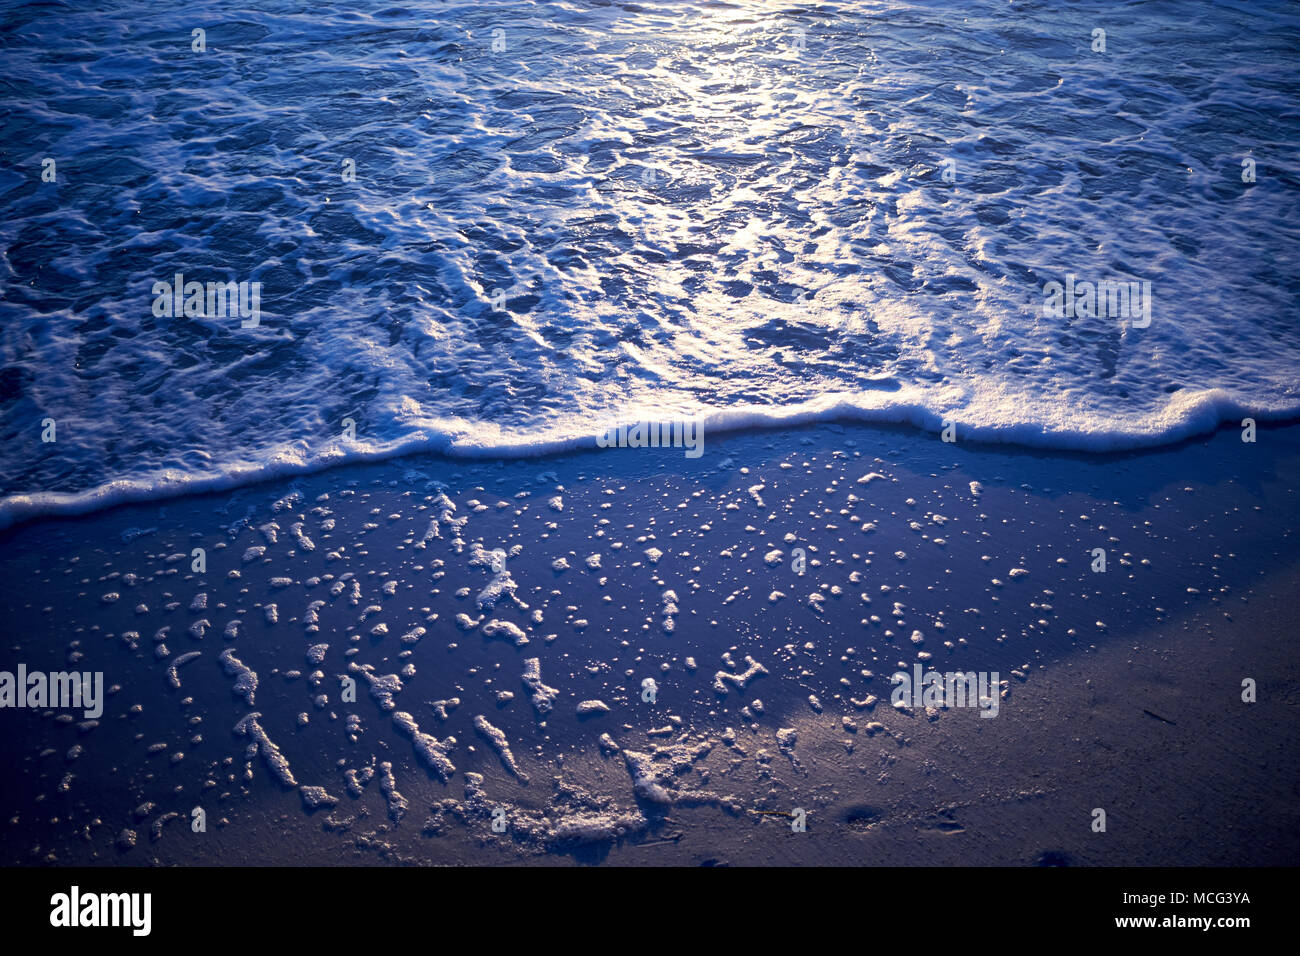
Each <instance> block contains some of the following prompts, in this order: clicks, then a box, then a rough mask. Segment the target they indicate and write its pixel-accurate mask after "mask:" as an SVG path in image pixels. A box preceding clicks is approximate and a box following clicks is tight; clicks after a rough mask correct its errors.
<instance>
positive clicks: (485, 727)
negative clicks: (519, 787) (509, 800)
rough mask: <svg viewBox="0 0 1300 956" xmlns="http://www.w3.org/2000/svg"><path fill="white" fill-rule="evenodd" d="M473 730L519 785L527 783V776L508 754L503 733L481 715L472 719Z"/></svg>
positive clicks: (510, 754)
mask: <svg viewBox="0 0 1300 956" xmlns="http://www.w3.org/2000/svg"><path fill="white" fill-rule="evenodd" d="M474 729H475V730H477V731H478V732H479V733H480V734H482V735H483V737H484V738H485V739H486V740H487V742H488V743H490V744H491V745H492V749H493V750H495V751H496V752H497V756H498V757H500V758H501V763H502V765H503V766H504V767H505V768H506V770H508V771H509V772H510V773H511V774H512V775H513V776H514V777H515V778H517V779H518V780H519V782H520V783H524V784H526V783H528V774H526V773H524V772H523V771H522V770H520V769H519V764H518V763H516V762H515V755H514V754H513V753H511V752H510V742H509V741H508V740H506V735H505V732H504V731H502V730H501V729H500V728H498V727H494V726H492V725H491V724H490V723H488V721H487V718H486V717H484V716H483V715H482V714H478V715H476V716H475V717H474Z"/></svg>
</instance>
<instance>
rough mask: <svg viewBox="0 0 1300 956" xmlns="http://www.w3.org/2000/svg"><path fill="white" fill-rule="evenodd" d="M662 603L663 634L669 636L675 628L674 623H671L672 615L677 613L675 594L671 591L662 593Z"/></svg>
mask: <svg viewBox="0 0 1300 956" xmlns="http://www.w3.org/2000/svg"><path fill="white" fill-rule="evenodd" d="M663 601H664V623H663V628H664V633H666V634H671V633H672V632H673V630H674V629H675V628H676V626H677V625H676V623H675V622H674V621H673V615H674V614H676V613H677V592H676V591H673V590H671V589H670V590H667V591H664V596H663Z"/></svg>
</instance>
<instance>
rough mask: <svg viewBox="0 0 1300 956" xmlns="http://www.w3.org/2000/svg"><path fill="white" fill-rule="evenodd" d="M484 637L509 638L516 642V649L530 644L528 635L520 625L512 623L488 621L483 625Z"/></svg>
mask: <svg viewBox="0 0 1300 956" xmlns="http://www.w3.org/2000/svg"><path fill="white" fill-rule="evenodd" d="M483 636H484V637H504V638H507V639H509V640H512V641H514V644H515V647H523V646H524V645H525V644H527V643H528V635H527V634H525V633H524V632H523V631H522V630H521V629H520V627H519V625H517V624H513V623H511V622H510V621H498V620H491V621H488V622H487V623H486V624H484V625H483Z"/></svg>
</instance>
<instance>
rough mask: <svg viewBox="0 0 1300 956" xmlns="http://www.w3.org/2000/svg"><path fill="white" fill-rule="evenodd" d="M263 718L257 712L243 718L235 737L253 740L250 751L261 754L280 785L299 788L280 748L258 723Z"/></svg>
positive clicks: (236, 726)
mask: <svg viewBox="0 0 1300 956" xmlns="http://www.w3.org/2000/svg"><path fill="white" fill-rule="evenodd" d="M261 716H262V715H261V714H259V713H258V712H257V711H253V712H252V713H251V714H248V715H247V716H245V717H244V718H242V719H241V720H240V721H239V723H237V724H235V731H234V732H235V735H236V736H239V737H251V738H252V740H253V744H252V745H251V747H250V748H249V749H250V750H252V751H260V752H261V754H262V759H263V760H264V761H265V762H266V766H267V768H268V769H269V770H270V771H271V775H272V776H274V777H275V778H276V779H277V780H279V781H280V783H282V784H284V786H286V787H296V786H298V781H297V780H295V779H293V773H292V772H291V771H290V770H289V761H288V760H286V759H285V756H284V754H283V753H281V752H280V748H279V747H277V746H276V745H275V744H274V743H272V742H271V738H270V737H268V736H267V735H266V731H265V730H263V729H262V725H261V724H260V723H258V718H259V717H261ZM250 756H251V754H250Z"/></svg>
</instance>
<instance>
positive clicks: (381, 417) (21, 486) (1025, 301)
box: [0, 0, 1300, 525]
mask: <svg viewBox="0 0 1300 956" xmlns="http://www.w3.org/2000/svg"><path fill="white" fill-rule="evenodd" d="M169 7H170V5H162V4H156V3H148V2H120V0H104V2H99V3H94V4H91V3H54V2H47V3H33V4H22V5H14V4H5V5H4V7H3V14H2V19H0V62H3V67H4V69H3V80H2V82H3V89H4V95H3V110H0V160H2V161H0V212H2V213H3V214H2V215H0V249H2V250H3V255H2V257H0V280H2V282H3V294H2V296H0V449H2V450H0V525H3V524H9V523H12V522H13V521H15V520H19V519H21V518H23V517H26V516H31V515H35V514H42V513H49V512H58V511H74V510H85V509H89V508H94V507H98V506H101V505H103V504H107V503H110V502H113V501H118V500H122V499H126V498H148V497H151V496H157V495H163V494H173V493H176V492H179V491H185V490H199V489H204V488H213V487H222V486H226V485H230V484H233V483H238V482H241V481H247V480H251V479H255V478H259V477H265V476H268V475H272V474H277V473H286V472H293V471H298V470H306V469H314V468H319V467H323V466H325V465H328V464H330V463H334V462H340V461H347V460H355V459H358V458H365V457H376V456H385V455H392V454H395V453H398V452H404V451H416V450H421V449H428V450H440V451H445V452H449V453H452V454H459V455H484V456H492V455H529V454H537V453H542V452H547V451H553V450H557V449H563V448H567V447H581V446H586V445H591V444H593V443H594V438H595V436H596V434H597V433H598V432H600V431H602V430H604V429H605V428H606V427H608V426H610V425H613V424H616V423H618V422H620V421H636V420H641V419H646V418H653V419H661V420H667V419H672V418H680V417H686V416H699V417H701V418H702V419H703V421H704V423H705V426H706V432H707V430H708V429H722V428H728V427H735V426H739V425H746V424H753V423H763V422H782V421H788V422H798V421H808V420H817V419H828V418H837V417H853V418H859V419H863V420H869V421H888V422H906V423H911V424H913V425H915V426H917V427H918V428H920V429H924V430H926V431H929V432H932V433H934V432H938V430H939V429H940V427H941V425H942V423H943V422H944V421H950V422H953V423H955V425H956V426H957V435H958V439H959V440H966V439H972V440H992V441H1007V442H1016V443H1023V444H1029V445H1037V446H1044V447H1059V448H1073V449H1085V450H1087V449H1097V450H1105V449H1115V448H1129V447H1139V446H1143V445H1152V444H1159V443H1164V442H1171V441H1176V440H1178V439H1181V438H1184V437H1187V436H1189V435H1192V434H1196V433H1200V432H1204V431H1207V430H1210V429H1212V428H1214V427H1216V426H1217V425H1218V424H1220V423H1221V422H1223V421H1228V420H1233V419H1238V418H1240V417H1244V416H1255V417H1258V418H1261V419H1267V418H1282V417H1289V416H1294V415H1296V414H1297V413H1300V377H1298V376H1297V372H1296V369H1297V360H1298V359H1300V333H1298V332H1297V328H1296V326H1297V324H1298V317H1300V310H1298V308H1297V306H1298V305H1300V269H1297V262H1296V250H1297V248H1298V245H1297V236H1298V233H1300V215H1298V213H1300V203H1298V202H1297V186H1300V169H1298V167H1297V147H1300V111H1298V110H1297V91H1300V82H1298V80H1300V70H1298V69H1297V63H1300V57H1298V56H1297V54H1300V15H1297V8H1296V6H1295V5H1293V4H1271V3H1250V4H1240V5H1236V6H1233V5H1226V4H1208V3H1206V4H1199V3H1198V4H1189V3H1165V2H1141V3H1128V4H1101V3H1091V2H1085V3H1073V4H1068V5H1062V4H1057V3H1048V2H1041V3H1036V2H1025V3H1021V2H1015V3H1008V2H1005V0H999V2H970V3H947V2H945V3H939V2H935V3H893V2H890V3H884V2H826V3H795V2H785V3H767V2H735V3H722V2H709V3H705V2H643V3H610V2H594V0H581V2H577V0H575V2H559V3H521V2H499V3H492V2H475V3H441V2H439V3H435V2H424V0H419V2H411V3H401V4H396V3H363V4H360V5H352V6H351V7H349V8H348V9H340V8H330V7H326V8H323V9H317V8H316V7H315V5H308V4H300V3H292V2H279V0H266V2H262V3H258V4H256V5H250V6H249V7H248V8H247V9H240V8H239V7H238V6H236V5H233V4H228V3H221V4H216V3H207V2H202V0H200V2H193V3H187V4H185V5H184V6H183V8H180V9H170V8H169ZM196 29H202V30H203V31H204V34H203V43H202V46H203V49H201V50H198V49H195V47H196V46H198V45H199V43H198V41H197V40H195V39H194V34H193V31H194V30H196ZM1098 30H1103V31H1104V50H1103V49H1100V48H1099V43H1100V36H1099V35H1098V34H1096V33H1095V31H1098ZM47 160H53V162H54V166H53V169H52V170H50V167H49V164H48V163H47ZM1243 163H1244V164H1243ZM47 171H49V172H52V174H53V181H45V180H44V179H43V173H47ZM1252 171H1253V180H1254V181H1253V182H1248V181H1245V180H1246V179H1250V178H1252V176H1251V175H1250V174H1251V172H1252ZM177 273H181V274H183V275H184V276H185V278H186V280H188V281H194V280H197V281H200V282H214V281H215V282H227V281H234V282H248V283H254V282H255V283H260V300H259V302H260V311H259V315H258V321H257V324H256V326H255V327H246V326H247V325H248V323H246V322H243V321H241V317H240V316H238V315H235V316H231V315H226V316H211V315H194V316H184V315H181V316H175V315H173V316H167V315H161V316H160V315H156V314H155V299H156V294H155V291H154V286H155V284H156V283H159V282H169V281H171V280H172V277H173V276H174V275H175V274H177ZM1071 276H1073V277H1075V278H1074V281H1076V282H1100V281H1116V282H1124V283H1130V282H1131V283H1138V286H1137V287H1136V288H1138V289H1143V290H1146V291H1147V292H1149V299H1148V298H1145V297H1144V301H1145V302H1146V303H1147V304H1148V305H1149V310H1144V311H1143V313H1142V314H1141V315H1140V316H1134V315H1129V316H1128V317H1124V316H1122V315H1116V314H1103V315H1088V314H1086V313H1085V312H1083V311H1082V310H1075V311H1074V313H1073V314H1065V315H1053V314H1049V313H1050V310H1045V308H1044V305H1045V299H1046V298H1047V293H1046V292H1045V287H1049V284H1050V283H1053V282H1057V283H1061V284H1065V283H1066V282H1067V281H1069V280H1068V277H1071ZM1148 320H1149V321H1148ZM50 420H52V421H53V423H54V432H53V437H55V439H56V440H55V441H43V440H42V436H43V433H44V434H45V435H46V437H50V435H49V432H48V427H49V426H48V422H49V421H50ZM345 420H350V421H351V428H346V426H345ZM345 429H346V430H345ZM931 437H932V438H933V437H934V436H933V435H932V436H931ZM935 440H937V439H935Z"/></svg>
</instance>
